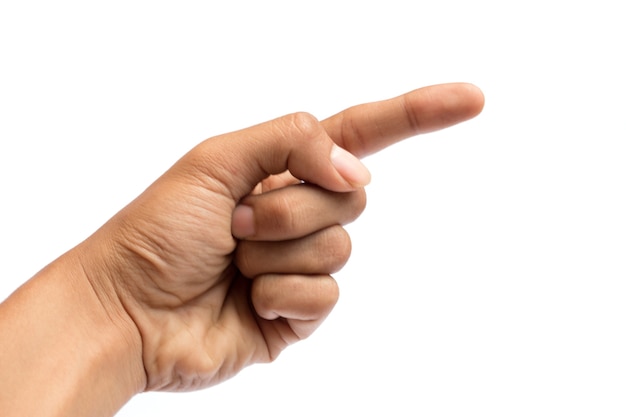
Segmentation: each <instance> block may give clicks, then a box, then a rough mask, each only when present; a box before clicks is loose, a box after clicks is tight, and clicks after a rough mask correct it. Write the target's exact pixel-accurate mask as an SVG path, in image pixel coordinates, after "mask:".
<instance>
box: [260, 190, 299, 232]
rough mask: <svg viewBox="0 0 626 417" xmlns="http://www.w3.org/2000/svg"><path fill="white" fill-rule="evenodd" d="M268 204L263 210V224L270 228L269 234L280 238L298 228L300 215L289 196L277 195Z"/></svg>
mask: <svg viewBox="0 0 626 417" xmlns="http://www.w3.org/2000/svg"><path fill="white" fill-rule="evenodd" d="M267 203H268V204H267V206H266V207H265V208H264V210H263V217H264V218H263V223H264V224H265V225H266V227H268V230H267V232H270V231H271V233H272V234H276V235H279V236H280V235H284V234H289V233H290V232H292V231H293V230H295V229H296V228H297V226H298V215H297V212H296V211H295V210H294V209H293V207H292V201H291V199H290V198H289V197H288V196H287V195H282V194H277V195H275V196H273V197H272V199H270V200H268V201H267Z"/></svg>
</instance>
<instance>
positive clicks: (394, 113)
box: [322, 83, 484, 157]
mask: <svg viewBox="0 0 626 417" xmlns="http://www.w3.org/2000/svg"><path fill="white" fill-rule="evenodd" d="M483 105H484V96H483V94H482V92H481V91H480V89H478V87H476V86H474V85H472V84H467V83H452V84H439V85H433V86H429V87H423V88H420V89H417V90H413V91H411V92H409V93H406V94H403V95H401V96H398V97H395V98H392V99H388V100H384V101H378V102H374V103H367V104H359V105H357V106H354V107H350V108H348V109H346V110H344V111H342V112H340V113H337V114H336V115H334V116H331V117H329V118H328V119H326V120H324V121H322V125H323V126H324V128H325V129H326V132H327V133H328V135H329V136H330V137H331V138H332V139H333V141H334V142H335V143H336V144H337V145H339V146H341V147H342V148H344V149H346V150H348V151H349V152H351V153H352V154H354V155H356V156H358V157H364V156H367V155H369V154H372V153H375V152H377V151H379V150H381V149H383V148H385V147H387V146H389V145H392V144H394V143H396V142H399V141H401V140H402V139H406V138H409V137H411V136H415V135H418V134H421V133H428V132H432V131H435V130H439V129H443V128H446V127H448V126H452V125H455V124H457V123H460V122H463V121H465V120H468V119H471V118H472V117H474V116H476V115H478V114H479V113H480V112H481V110H482V108H483Z"/></svg>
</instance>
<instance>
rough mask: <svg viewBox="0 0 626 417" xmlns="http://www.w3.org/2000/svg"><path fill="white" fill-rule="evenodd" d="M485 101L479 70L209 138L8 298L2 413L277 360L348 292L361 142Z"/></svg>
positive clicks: (87, 400)
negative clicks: (344, 276) (338, 278)
mask: <svg viewBox="0 0 626 417" xmlns="http://www.w3.org/2000/svg"><path fill="white" fill-rule="evenodd" d="M483 102H484V98H483V95H482V93H481V92H480V90H479V89H478V88H476V87H475V86H473V85H471V84H463V83H455V84H443V85H437V86H430V87H425V88H422V89H418V90H414V91H412V92H409V93H407V94H405V95H402V96H399V97H396V98H393V99H390V100H385V101H381V102H376V103H369V104H363V105H359V106H354V107H351V108H349V109H347V110H345V111H343V112H340V113H338V114H337V115H335V116H332V117H330V118H328V119H326V120H324V121H321V122H320V121H318V120H317V119H315V118H314V117H313V116H311V115H309V114H306V113H295V114H292V115H287V116H284V117H281V118H278V119H275V120H272V121H269V122H266V123H263V124H260V125H257V126H253V127H250V128H247V129H243V130H240V131H237V132H232V133H228V134H225V135H220V136H217V137H214V138H211V139H208V140H206V141H204V142H202V143H200V144H199V145H198V146H196V147H195V148H194V149H192V150H191V151H190V152H189V153H187V154H186V155H184V156H183V157H182V158H181V159H180V160H179V161H178V162H176V163H175V164H174V165H173V166H172V168H171V169H169V170H168V171H167V172H166V173H164V174H163V176H162V177H160V178H159V179H157V180H156V181H155V182H154V183H153V184H152V185H151V186H150V187H149V188H148V189H147V190H146V191H145V192H144V193H142V194H141V195H140V196H139V197H137V198H136V199H135V200H134V201H132V202H131V203H130V204H129V205H128V206H126V207H125V208H123V209H122V210H121V211H120V212H119V213H117V214H116V215H115V216H114V217H113V218H112V219H111V220H109V221H108V222H107V223H106V224H104V225H103V226H102V227H101V228H100V229H99V230H97V231H96V232H95V233H94V234H93V235H91V236H90V237H89V238H88V239H86V240H85V241H84V242H82V243H80V244H79V245H78V246H76V247H75V248H73V249H71V250H70V251H69V252H68V253H66V254H64V255H62V256H61V257H60V258H59V259H57V260H55V261H54V262H52V263H51V264H50V265H49V266H48V267H46V268H44V269H43V270H42V271H41V272H40V273H38V274H37V275H36V276H35V277H33V278H32V279H31V280H30V281H28V282H27V283H26V284H25V285H24V286H22V287H21V288H19V289H18V290H17V291H16V292H15V293H14V294H13V295H11V296H10V297H9V298H8V299H7V300H6V301H5V302H3V303H2V304H0V361H1V362H2V363H3V364H7V365H6V366H3V367H2V368H1V369H0V393H2V394H0V409H2V410H3V413H4V414H3V415H6V416H14V415H15V416H17V415H20V416H23V415H44V414H45V415H59V416H60V415H63V416H79V415H96V416H99V415H102V416H107V415H113V414H114V413H115V412H116V411H117V410H118V409H119V408H120V407H121V406H122V405H123V404H124V403H125V402H127V401H128V400H129V399H130V398H132V396H133V395H135V394H137V393H139V392H142V391H149V390H168V391H188V390H195V389H201V388H205V387H208V386H211V385H215V384H217V383H220V382H222V381H224V380H225V379H227V378H230V377H232V376H234V375H235V374H236V373H237V372H239V371H240V370H241V369H242V368H244V367H246V366H249V365H251V364H253V363H259V362H269V361H272V360H274V359H275V358H276V357H277V356H278V355H279V354H280V352H281V351H282V350H283V349H284V348H286V347H287V346H288V345H290V344H292V343H295V342H297V341H299V340H302V339H304V338H306V337H308V336H309V335H310V334H311V333H312V332H313V331H314V330H315V329H316V328H317V327H318V326H319V325H320V324H321V323H322V322H323V320H324V319H325V318H326V316H327V315H328V314H329V313H330V311H331V310H332V308H333V307H334V305H335V303H336V302H337V297H338V287H337V283H336V282H335V281H334V279H333V278H332V277H331V275H330V274H332V273H333V272H335V271H337V270H338V269H340V268H341V267H342V266H343V265H344V264H345V262H346V261H347V259H348V257H349V255H350V238H349V236H348V235H347V233H346V232H345V230H344V229H343V227H342V225H345V224H347V223H349V222H351V221H353V220H355V219H356V218H357V217H358V216H359V215H360V214H361V212H362V211H363V209H364V208H365V200H366V199H365V192H364V189H363V187H364V186H365V185H366V183H367V182H368V181H369V173H368V172H367V170H366V169H365V168H364V167H363V166H362V165H361V164H360V162H359V161H358V160H357V159H356V158H354V157H353V156H352V155H355V156H357V157H363V156H366V155H368V154H371V153H374V152H378V151H380V150H382V149H384V148H385V147H387V146H390V145H392V144H393V143H396V142H398V141H400V140H403V139H405V138H408V137H412V136H415V135H417V134H422V133H428V132H432V131H434V130H438V129H442V128H445V127H448V126H451V125H454V124H456V123H459V122H462V121H465V120H468V119H470V118H472V117H474V116H476V115H477V114H479V113H480V111H481V110H482V107H483ZM336 146H338V147H339V148H340V149H345V150H347V151H348V152H349V153H346V152H343V151H341V150H340V149H338V148H337V147H336ZM350 154H352V155H350ZM42 340H45V341H46V343H45V346H46V347H45V349H46V351H45V355H43V354H42V352H41V349H42V347H41V346H42V343H41V341H42ZM68 341H69V342H68ZM68 346H69V348H68ZM61 370H62V371H61ZM94 375H95V376H97V377H94ZM51 379H52V380H53V383H52V384H51ZM102 393H107V395H103V394H102ZM33 398H37V399H38V400H37V401H33ZM43 410H45V412H44V411H43Z"/></svg>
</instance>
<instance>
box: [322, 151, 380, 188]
mask: <svg viewBox="0 0 626 417" xmlns="http://www.w3.org/2000/svg"><path fill="white" fill-rule="evenodd" d="M330 160H331V162H332V164H333V166H334V167H335V169H336V170H337V172H339V174H341V176H342V177H343V178H344V179H345V180H346V181H348V182H349V183H350V184H351V185H352V186H354V187H363V186H365V185H367V184H369V183H370V180H371V174H370V172H369V171H368V169H367V168H366V167H365V165H363V164H362V163H361V161H359V159H358V158H357V157H356V156H354V155H352V154H351V153H350V152H348V151H346V150H345V149H342V148H340V147H339V146H337V145H333V149H332V150H331V152H330Z"/></svg>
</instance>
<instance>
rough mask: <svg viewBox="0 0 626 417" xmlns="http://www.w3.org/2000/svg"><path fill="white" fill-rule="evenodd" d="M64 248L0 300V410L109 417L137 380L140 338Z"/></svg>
mask: <svg viewBox="0 0 626 417" xmlns="http://www.w3.org/2000/svg"><path fill="white" fill-rule="evenodd" d="M119 319H120V318H119V317H111V313H110V311H107V309H106V308H104V307H103V304H102V303H101V301H100V300H99V298H98V296H97V295H96V292H95V291H94V289H93V288H92V286H91V284H90V283H89V281H88V280H87V279H86V277H85V276H84V273H83V270H82V268H81V267H80V264H78V262H77V260H76V259H75V257H74V256H73V255H72V254H71V253H70V254H67V255H64V256H63V257H61V258H59V259H58V260H56V261H55V262H53V263H52V264H51V265H49V266H48V267H46V268H45V269H44V270H42V271H41V272H40V273H38V274H37V275H36V276H35V277H34V278H32V279H31V280H30V281H28V282H27V283H26V284H25V285H23V286H22V287H21V288H19V289H18V290H17V291H16V292H15V293H14V294H12V295H11V296H10V297H9V298H8V299H7V300H6V301H4V302H3V303H2V304H0V410H2V415H3V416H4V417H12V416H20V417H22V416H111V415H113V414H114V413H115V412H116V411H117V410H119V408H120V407H121V406H122V405H123V404H124V403H125V402H126V401H128V400H129V399H130V398H131V397H132V396H133V395H134V394H135V393H137V392H138V391H140V390H141V389H142V388H143V386H144V385H145V380H144V379H145V376H144V372H143V366H142V362H141V340H139V335H138V333H137V332H136V330H134V329H133V328H132V323H128V326H125V323H124V322H123V320H119Z"/></svg>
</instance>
